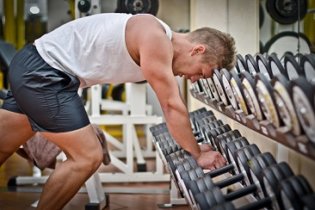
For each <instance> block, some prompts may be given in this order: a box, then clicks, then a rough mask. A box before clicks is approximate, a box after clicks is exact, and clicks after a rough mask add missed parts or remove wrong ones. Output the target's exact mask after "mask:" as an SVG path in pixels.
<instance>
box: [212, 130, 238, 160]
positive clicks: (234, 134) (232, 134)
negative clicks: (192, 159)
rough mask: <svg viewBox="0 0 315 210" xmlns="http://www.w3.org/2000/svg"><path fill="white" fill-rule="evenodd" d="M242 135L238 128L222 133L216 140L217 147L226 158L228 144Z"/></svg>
mask: <svg viewBox="0 0 315 210" xmlns="http://www.w3.org/2000/svg"><path fill="white" fill-rule="evenodd" d="M241 136H242V135H241V133H240V132H239V131H238V130H237V129H235V130H230V131H228V132H225V133H222V134H220V135H218V136H217V137H216V138H215V140H214V144H215V148H216V149H217V150H218V151H219V152H220V153H221V154H222V155H223V156H224V157H225V158H226V153H227V151H226V144H227V143H228V142H231V141H233V140H234V139H237V138H239V137H241Z"/></svg>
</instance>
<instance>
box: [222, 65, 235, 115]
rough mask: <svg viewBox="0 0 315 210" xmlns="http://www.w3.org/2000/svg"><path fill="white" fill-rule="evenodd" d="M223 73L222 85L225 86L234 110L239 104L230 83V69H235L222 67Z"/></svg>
mask: <svg viewBox="0 0 315 210" xmlns="http://www.w3.org/2000/svg"><path fill="white" fill-rule="evenodd" d="M220 71H221V73H222V86H223V88H224V91H225V94H226V96H227V99H228V100H229V103H230V104H231V105H232V107H233V109H234V110H237V109H238V105H237V101H236V98H235V96H234V94H233V90H232V87H231V84H230V80H231V73H230V71H234V69H232V70H230V71H228V70H226V69H221V70H220ZM229 103H227V104H226V105H228V104H229Z"/></svg>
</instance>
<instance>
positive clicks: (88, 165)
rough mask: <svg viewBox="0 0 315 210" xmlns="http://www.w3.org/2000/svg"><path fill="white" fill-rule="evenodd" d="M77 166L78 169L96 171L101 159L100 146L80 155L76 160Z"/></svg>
mask: <svg viewBox="0 0 315 210" xmlns="http://www.w3.org/2000/svg"><path fill="white" fill-rule="evenodd" d="M76 161H77V163H78V164H77V166H78V167H79V170H84V171H91V172H94V171H96V170H97V169H98V168H99V166H100V165H101V163H102V161H103V153H102V150H101V147H100V146H99V148H97V149H96V150H94V151H89V152H86V153H85V154H83V155H82V156H80V158H78V159H77V160H76Z"/></svg>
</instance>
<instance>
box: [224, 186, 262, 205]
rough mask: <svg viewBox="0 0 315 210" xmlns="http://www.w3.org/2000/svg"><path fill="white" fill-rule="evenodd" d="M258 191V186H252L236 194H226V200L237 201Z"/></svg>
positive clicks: (237, 191) (236, 191)
mask: <svg viewBox="0 0 315 210" xmlns="http://www.w3.org/2000/svg"><path fill="white" fill-rule="evenodd" d="M256 190H257V186H256V185H255V184H251V185H249V186H247V187H244V188H241V189H239V190H235V191H234V192H231V193H229V194H226V195H225V196H224V198H225V199H226V200H227V201H232V200H235V199H237V198H240V197H242V196H245V195H248V194H251V193H253V192H255V191H256Z"/></svg>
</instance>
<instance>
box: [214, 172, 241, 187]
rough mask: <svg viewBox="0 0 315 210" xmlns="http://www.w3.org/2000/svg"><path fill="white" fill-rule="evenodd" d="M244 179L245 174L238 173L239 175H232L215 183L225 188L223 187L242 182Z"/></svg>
mask: <svg viewBox="0 0 315 210" xmlns="http://www.w3.org/2000/svg"><path fill="white" fill-rule="evenodd" d="M243 179H244V175H243V174H237V175H234V176H231V177H229V178H227V179H224V180H222V181H219V182H216V183H215V185H216V186H218V187H220V188H223V187H226V186H229V185H232V184H235V183H236V182H240V181H242V180H243Z"/></svg>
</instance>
